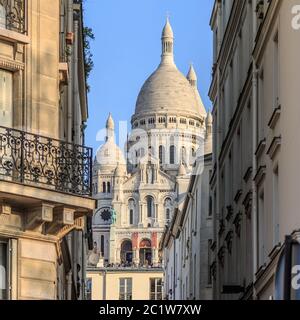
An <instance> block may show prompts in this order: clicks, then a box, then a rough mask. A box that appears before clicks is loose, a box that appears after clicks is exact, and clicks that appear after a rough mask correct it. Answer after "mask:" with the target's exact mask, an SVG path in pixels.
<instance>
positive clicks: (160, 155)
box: [159, 146, 165, 164]
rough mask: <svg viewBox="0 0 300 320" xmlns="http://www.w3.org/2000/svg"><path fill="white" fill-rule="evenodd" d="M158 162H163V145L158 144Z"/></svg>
mask: <svg viewBox="0 0 300 320" xmlns="http://www.w3.org/2000/svg"><path fill="white" fill-rule="evenodd" d="M159 163H160V164H164V163H165V148H164V146H159Z"/></svg>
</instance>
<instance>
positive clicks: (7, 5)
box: [0, 0, 26, 33]
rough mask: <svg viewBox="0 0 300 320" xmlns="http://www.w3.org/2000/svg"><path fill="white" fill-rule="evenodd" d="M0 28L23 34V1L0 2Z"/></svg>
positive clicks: (6, 0)
mask: <svg viewBox="0 0 300 320" xmlns="http://www.w3.org/2000/svg"><path fill="white" fill-rule="evenodd" d="M0 19H1V24H0V28H1V27H4V28H6V29H9V30H12V31H16V32H19V33H25V32H26V28H25V0H0Z"/></svg>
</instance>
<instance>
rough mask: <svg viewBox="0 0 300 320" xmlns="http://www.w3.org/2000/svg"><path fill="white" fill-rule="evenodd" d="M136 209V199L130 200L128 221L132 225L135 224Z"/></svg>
mask: <svg viewBox="0 0 300 320" xmlns="http://www.w3.org/2000/svg"><path fill="white" fill-rule="evenodd" d="M134 210H135V201H134V200H133V199H130V200H128V212H129V217H128V222H129V224H130V225H133V224H134Z"/></svg>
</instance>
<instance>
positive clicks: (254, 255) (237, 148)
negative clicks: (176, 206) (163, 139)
mask: <svg viewBox="0 0 300 320" xmlns="http://www.w3.org/2000/svg"><path fill="white" fill-rule="evenodd" d="M296 5H299V1H295V0H290V1H285V0H284V1H283V0H269V1H267V0H264V1H257V0H252V1H248V0H247V1H246V0H245V1H240V0H239V1H230V0H225V1H215V5H214V8H213V12H212V16H211V21H210V24H211V28H212V30H213V33H214V57H213V60H214V65H213V78H212V83H211V88H210V92H209V95H210V98H211V100H212V102H213V106H214V107H213V119H214V121H213V132H214V134H213V138H214V139H213V173H212V175H211V179H210V186H211V197H212V210H213V219H214V241H213V243H212V245H211V255H212V257H213V258H212V264H211V270H212V275H213V292H214V295H213V297H214V299H232V300H233V299H259V300H269V299H282V298H283V297H284V298H287V299H288V298H289V297H288V296H286V295H283V287H284V286H283V285H282V284H283V283H284V279H283V278H282V275H283V274H284V273H285V274H286V273H288V272H289V271H288V270H285V272H284V269H283V268H282V267H280V265H281V264H280V263H279V262H281V261H284V259H286V258H287V252H288V250H289V244H290V243H291V240H292V239H294V240H296V241H299V232H298V231H297V230H299V229H300V216H299V180H300V171H299V162H300V153H299V138H298V136H299V128H300V108H299V98H300V96H299V86H298V83H299V80H298V77H299V74H298V70H300V59H299V53H300V42H299V30H297V28H294V27H293V20H294V18H295V15H294V14H293V12H295V10H293V8H294V7H295V6H296ZM286 236H288V237H289V238H288V239H289V241H287V242H286V241H285V240H286ZM298 251H299V250H298ZM285 256H286V258H285ZM298 256H299V252H298V253H297V252H295V257H298ZM278 263H279V264H278ZM287 265H288V264H287ZM289 276H291V273H290V275H289ZM294 298H295V297H294Z"/></svg>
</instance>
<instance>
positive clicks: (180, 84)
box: [135, 64, 200, 116]
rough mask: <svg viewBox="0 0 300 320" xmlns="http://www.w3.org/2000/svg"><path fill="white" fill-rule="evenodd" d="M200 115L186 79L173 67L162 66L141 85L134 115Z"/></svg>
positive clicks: (191, 89)
mask: <svg viewBox="0 0 300 320" xmlns="http://www.w3.org/2000/svg"><path fill="white" fill-rule="evenodd" d="M159 112H161V113H166V112H169V113H173V114H178V113H179V114H192V115H195V116H199V115H200V106H199V103H198V101H197V100H196V97H195V93H194V91H193V88H192V87H191V85H190V83H189V81H188V80H187V79H186V77H185V76H184V75H183V74H182V73H181V72H180V71H179V70H178V69H177V68H176V66H174V65H169V64H165V65H164V64H162V65H160V66H159V68H158V69H157V70H156V71H155V72H154V73H153V74H152V75H151V76H150V77H149V78H148V79H147V81H146V82H145V84H144V85H143V87H142V89H141V91H140V93H139V96H138V99H137V103H136V109H135V114H146V113H159Z"/></svg>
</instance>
